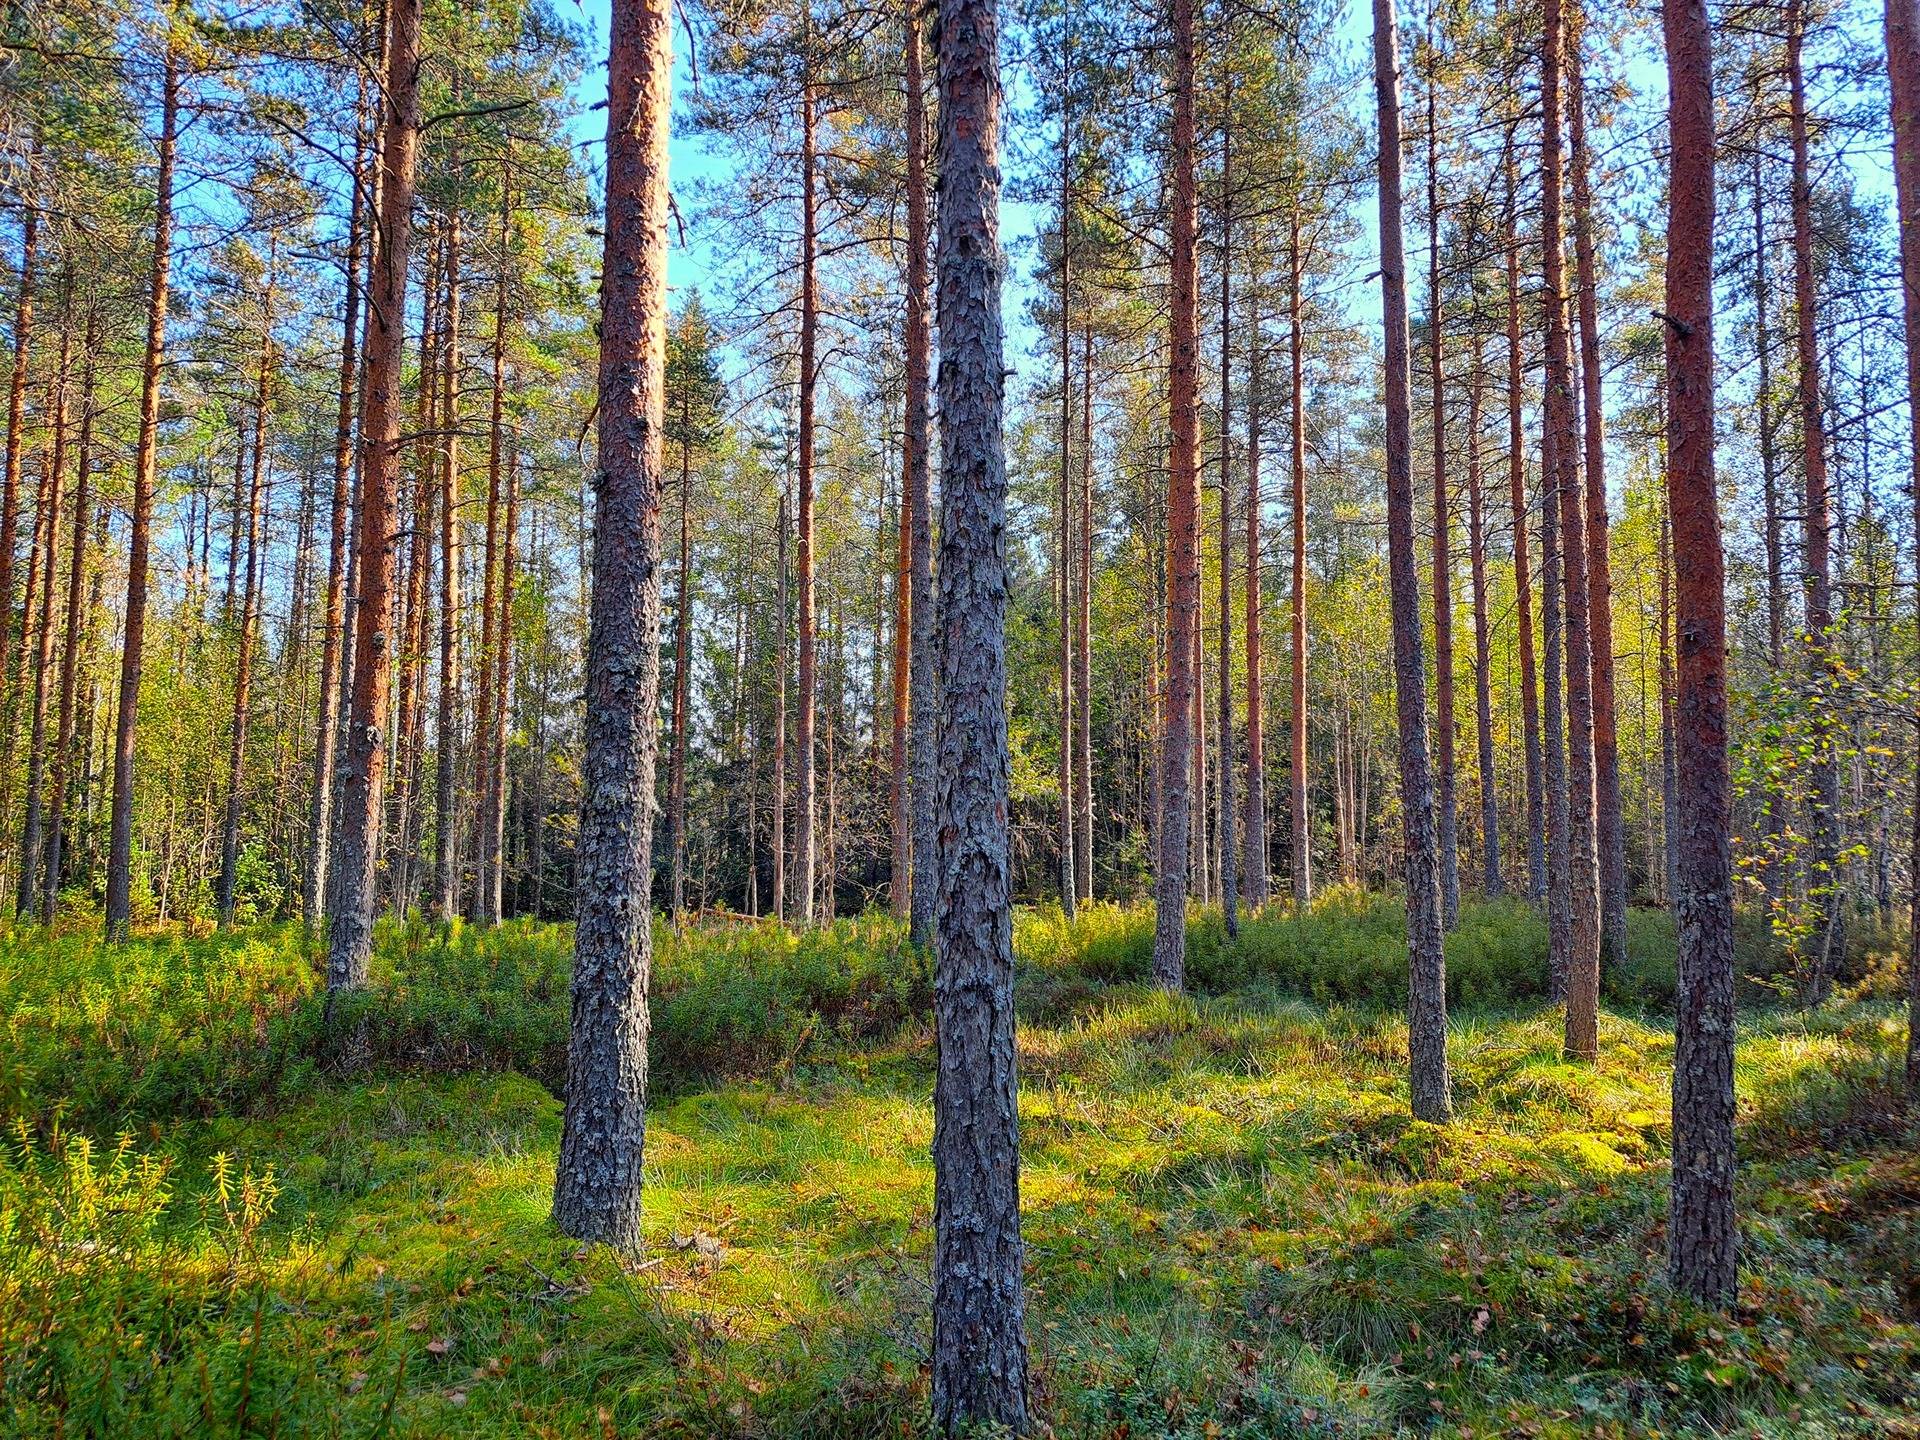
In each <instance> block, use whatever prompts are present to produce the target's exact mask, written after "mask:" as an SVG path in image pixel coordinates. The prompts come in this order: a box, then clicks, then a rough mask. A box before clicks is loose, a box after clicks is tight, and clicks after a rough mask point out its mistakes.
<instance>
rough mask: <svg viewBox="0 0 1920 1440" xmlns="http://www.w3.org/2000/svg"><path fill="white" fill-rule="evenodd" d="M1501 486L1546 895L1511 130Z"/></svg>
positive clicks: (1538, 879) (1534, 835)
mask: <svg viewBox="0 0 1920 1440" xmlns="http://www.w3.org/2000/svg"><path fill="white" fill-rule="evenodd" d="M1502 168H1503V170H1504V171H1505V174H1506V234H1507V244H1506V252H1507V307H1506V308H1507V490H1508V504H1509V508H1510V510H1511V513H1512V516H1513V590H1514V610H1515V612H1516V613H1517V614H1518V616H1519V621H1520V627H1519V628H1520V724H1521V737H1522V749H1523V751H1524V754H1525V760H1526V803H1527V815H1526V819H1527V894H1528V897H1529V898H1531V899H1532V900H1534V901H1535V902H1536V903H1537V902H1539V901H1541V900H1544V899H1546V897H1547V799H1546V791H1545V787H1544V784H1543V781H1542V778H1541V756H1540V691H1539V684H1538V681H1537V680H1536V678H1535V669H1534V648H1533V574H1532V569H1533V567H1532V560H1531V558H1530V554H1529V551H1528V547H1527V513H1528V506H1527V461H1526V450H1525V442H1524V440H1523V437H1522V429H1521V425H1522V420H1521V409H1522V401H1523V399H1524V396H1523V394H1522V390H1523V376H1524V362H1523V360H1522V357H1521V348H1520V220H1519V216H1518V214H1517V213H1516V208H1517V207H1516V195H1515V190H1516V186H1515V182H1514V163H1513V131H1512V130H1511V129H1509V130H1508V131H1507V139H1506V148H1505V154H1504V158H1503V164H1502Z"/></svg>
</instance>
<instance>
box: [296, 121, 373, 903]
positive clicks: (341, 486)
mask: <svg viewBox="0 0 1920 1440" xmlns="http://www.w3.org/2000/svg"><path fill="white" fill-rule="evenodd" d="M368 169H369V167H368V165H367V162H366V153H365V144H364V141H362V140H361V139H359V138H358V137H356V140H355V149H354V160H353V183H352V186H351V187H350V191H349V199H348V205H347V256H346V265H345V269H344V274H345V277H346V284H345V290H346V303H345V309H344V312H343V314H342V316H341V322H340V385H339V397H340V398H339V406H338V409H337V411H336V418H335V421H334V432H333V434H334V441H333V506H332V511H331V516H330V528H329V532H328V544H327V604H326V618H325V622H324V624H325V634H324V638H323V639H322V641H321V655H320V719H319V724H318V728H317V730H316V733H315V736H314V751H313V803H312V807H311V809H310V810H309V812H308V820H307V871H306V875H305V877H304V879H303V883H302V885H301V888H300V917H301V919H302V920H303V921H304V922H305V923H306V924H308V925H312V924H314V923H316V922H317V921H318V920H319V919H320V914H321V907H322V904H323V902H324V900H325V897H326V893H327V869H328V864H329V862H330V861H331V860H332V858H333V857H332V840H331V837H332V833H333V799H334V793H333V755H334V732H335V731H336V730H338V729H339V726H340V691H341V684H340V681H341V678H342V677H341V674H340V647H341V643H342V642H341V635H342V632H343V630H344V628H345V625H346V600H347V520H348V516H349V509H350V506H351V504H352V497H351V487H352V483H353V422H354V413H355V410H356V409H357V408H358V407H357V404H356V402H357V401H358V399H359V393H358V392H359V375H360V356H359V341H360V260H361V254H362V251H363V248H364V234H363V231H364V223H363V222H364V216H365V202H364V200H363V198H362V197H363V195H364V193H365V190H364V187H365V186H366V185H368V184H369V183H371V176H370V175H369V173H368Z"/></svg>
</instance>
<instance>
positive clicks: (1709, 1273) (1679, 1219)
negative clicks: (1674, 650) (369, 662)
mask: <svg viewBox="0 0 1920 1440" xmlns="http://www.w3.org/2000/svg"><path fill="white" fill-rule="evenodd" d="M1663 11H1664V21H1665V31H1666V48H1667V77H1668V79H1667V85H1668V90H1667V115H1668V122H1667V124H1668V136H1669V146H1668V154H1670V155H1671V156H1672V157H1673V160H1672V172H1671V175H1670V177H1669V180H1668V184H1667V287H1666V289H1667V293H1666V315H1667V317H1668V318H1667V321H1666V373H1667V392H1668V409H1667V505H1668V508H1669V510H1670V511H1671V513H1672V517H1673V544H1674V550H1675V552H1676V553H1678V554H1684V555H1686V557H1687V563H1686V564H1685V565H1682V566H1681V567H1679V574H1678V584H1677V594H1676V602H1677V603H1676V623H1677V629H1678V634H1679V652H1680V656H1679V675H1678V693H1677V695H1676V697H1675V714H1676V727H1675V728H1676V731H1677V735H1676V739H1677V748H1678V752H1679V753H1678V762H1679V779H1680V783H1679V810H1680V835H1679V842H1680V843H1679V845H1678V847H1677V848H1678V850H1679V870H1680V888H1679V890H1678V892H1677V893H1676V895H1675V897H1674V908H1675V912H1676V914H1677V915H1678V918H1679V937H1680V955H1679V984H1678V987H1677V989H1676V991H1675V1012H1676V1013H1675V1030H1674V1063H1673V1156H1674V1161H1673V1182H1672V1185H1673V1193H1672V1213H1671V1215H1670V1216H1669V1218H1668V1223H1667V1245H1668V1256H1669V1269H1670V1271H1671V1273H1672V1276H1673V1282H1674V1284H1675V1286H1676V1287H1678V1288H1679V1289H1681V1290H1683V1291H1685V1292H1686V1293H1688V1294H1690V1295H1692V1296H1694V1297H1695V1298H1696V1299H1698V1300H1701V1301H1704V1302H1707V1303H1709V1304H1718V1305H1725V1304H1728V1303H1729V1302H1731V1301H1732V1299H1733V1298H1734V1290H1735V1286H1736V1284H1737V1282H1738V1278H1739V1276H1738V1269H1737V1256H1736V1252H1735V1244H1736V1232H1735V1227H1734V1214H1733V1183H1734V1153H1733V1113H1734V1111H1733V1043H1734V1010H1733V865H1732V849H1731V844H1730V840H1729V835H1728V831H1729V827H1730V812H1729V808H1728V778H1727V690H1726V683H1727V677H1726V623H1725V617H1726V596H1725V581H1724V565H1725V562H1724V560H1723V559H1722V555H1721V549H1720V508H1719V499H1718V496H1717V493H1716V487H1715V477H1714V468H1713V426H1714V413H1713V228H1714V194H1713V189H1714V135H1713V35H1712V31H1711V30H1710V28H1709V26H1708V20H1707V7H1706V3H1705V0H1666V3H1665V5H1664V7H1663Z"/></svg>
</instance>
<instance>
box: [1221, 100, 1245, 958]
mask: <svg viewBox="0 0 1920 1440" xmlns="http://www.w3.org/2000/svg"><path fill="white" fill-rule="evenodd" d="M1222 103H1223V105H1224V107H1225V115H1224V118H1223V119H1222V121H1221V125H1220V808H1219V821H1218V823H1219V827H1220V852H1219V853H1220V866H1219V874H1220V909H1221V913H1222V915H1223V916H1224V917H1225V923H1226V930H1227V938H1228V939H1230V940H1231V939H1235V938H1237V937H1238V936H1239V934H1240V893H1239V888H1238V884H1237V877H1236V875H1235V873H1234V872H1235V869H1236V867H1237V865H1238V863H1239V847H1238V846H1237V845H1236V844H1235V843H1234V833H1233V826H1234V821H1235V819H1236V818H1237V816H1236V812H1235V803H1236V802H1235V801H1234V798H1233V768H1234V767H1233V285H1232V275H1233V123H1232V113H1233V75H1232V72H1231V71H1229V72H1228V74H1227V78H1226V86H1225V96H1224V99H1223V102H1222Z"/></svg>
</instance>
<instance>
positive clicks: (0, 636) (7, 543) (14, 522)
mask: <svg viewBox="0 0 1920 1440" xmlns="http://www.w3.org/2000/svg"><path fill="white" fill-rule="evenodd" d="M163 138H170V137H163ZM169 158H170V152H169ZM39 248H40V211H39V210H38V208H37V207H35V206H33V205H27V206H25V207H24V209H23V212H22V214H21V217H20V288H19V293H18V294H17V295H16V296H15V298H14V312H13V380H12V383H11V385H10V386H9V388H8V391H7V450H6V477H5V481H4V488H3V489H0V710H4V711H5V712H6V716H5V719H4V720H3V721H0V725H4V727H5V731H6V734H5V738H4V739H0V754H4V756H5V761H6V764H5V768H4V771H0V811H4V809H6V808H10V806H9V805H8V804H7V802H8V801H9V800H10V795H11V791H12V789H13V785H12V774H13V735H14V726H15V724H16V717H15V712H16V710H17V708H18V707H17V706H15V705H14V704H13V703H11V701H10V699H9V697H8V695H7V693H6V691H7V687H8V685H9V683H10V679H9V677H11V676H12V674H13V640H14V631H13V552H14V545H15V542H16V540H17V538H18V535H19V529H20V452H21V449H22V446H23V445H24V443H25V439H26V425H25V419H26V402H27V371H28V367H29V362H30V360H31V358H32V354H33V289H34V284H35V282H36V280H37V278H38V275H37V270H36V265H35V262H36V259H37V257H38V254H39ZM31 599H32V597H31V596H29V597H26V603H27V604H30V603H31ZM25 608H26V605H25V604H23V606H22V609H23V610H24V609H25ZM25 628H26V626H25V624H24V623H23V624H22V626H21V629H22V630H24V629H25ZM21 643H22V644H24V643H25V639H24V637H22V642H21Z"/></svg>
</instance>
